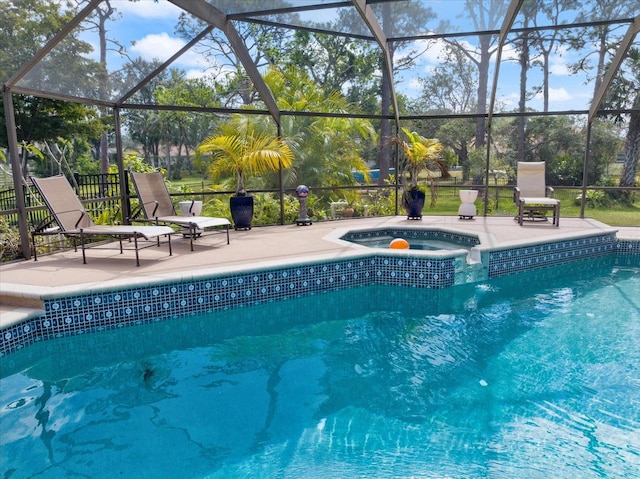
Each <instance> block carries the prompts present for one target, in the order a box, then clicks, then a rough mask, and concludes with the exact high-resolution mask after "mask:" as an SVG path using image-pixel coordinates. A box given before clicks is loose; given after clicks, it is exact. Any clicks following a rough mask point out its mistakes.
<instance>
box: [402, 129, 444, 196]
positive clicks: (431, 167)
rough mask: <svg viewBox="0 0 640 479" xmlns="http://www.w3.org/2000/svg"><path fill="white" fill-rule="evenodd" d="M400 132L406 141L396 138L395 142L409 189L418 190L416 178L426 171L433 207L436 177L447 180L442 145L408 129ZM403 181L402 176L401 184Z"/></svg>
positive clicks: (433, 139)
mask: <svg viewBox="0 0 640 479" xmlns="http://www.w3.org/2000/svg"><path fill="white" fill-rule="evenodd" d="M402 132H403V133H404V135H405V136H406V137H407V140H406V141H405V140H402V139H400V138H398V139H397V140H396V141H397V143H399V144H400V147H401V148H402V151H403V152H404V167H403V168H402V171H403V172H405V173H409V178H410V183H409V189H410V190H416V189H418V177H419V175H420V173H421V172H422V171H425V170H426V173H427V177H428V179H429V184H430V186H431V206H434V205H435V204H436V200H437V193H436V189H435V179H436V178H438V177H440V178H449V169H448V168H447V165H446V163H445V162H444V161H443V159H442V153H443V145H442V143H440V142H439V141H438V140H436V139H435V138H425V137H423V136H422V135H420V134H419V133H416V132H415V131H411V130H409V129H408V128H402ZM405 180H406V179H405V176H404V175H403V176H402V181H403V183H404V182H405Z"/></svg>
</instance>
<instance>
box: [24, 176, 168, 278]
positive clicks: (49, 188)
mask: <svg viewBox="0 0 640 479" xmlns="http://www.w3.org/2000/svg"><path fill="white" fill-rule="evenodd" d="M31 181H32V182H33V184H34V186H35V187H36V189H37V190H38V191H39V192H40V196H42V199H43V201H44V203H45V204H46V205H47V208H49V212H50V215H51V216H50V217H49V218H47V220H45V221H43V222H42V223H41V224H40V225H38V226H36V228H35V229H34V231H32V234H31V238H32V244H33V259H34V261H37V260H38V256H37V252H36V250H37V248H36V239H35V238H36V236H38V235H52V234H63V235H65V236H68V237H70V238H72V239H73V242H74V247H75V249H76V251H77V246H78V245H77V240H78V239H79V240H80V245H81V247H82V262H83V263H84V264H86V263H87V258H86V254H85V249H86V248H85V240H86V238H87V237H89V236H110V237H114V238H118V240H119V241H120V253H122V252H123V247H122V240H123V239H128V240H133V242H134V249H135V251H136V266H140V258H139V256H138V250H139V249H142V248H145V247H148V246H156V245H157V246H160V237H161V236H166V237H167V239H168V243H169V256H171V255H172V254H173V252H172V251H171V235H172V234H173V233H174V231H173V229H172V228H170V227H169V226H132V225H96V224H94V222H93V221H92V220H91V217H90V216H89V215H88V214H87V212H86V210H85V209H84V207H83V206H82V203H81V202H80V199H79V198H78V196H77V195H76V193H75V191H73V188H72V187H71V184H70V183H69V181H68V180H67V178H65V177H64V176H62V175H60V176H52V177H49V178H34V177H31ZM54 222H55V223H57V224H58V226H57V227H52V225H53V223H54ZM139 238H143V239H145V240H150V239H154V238H155V240H156V241H154V242H153V244H151V245H147V246H140V245H139V244H138V239H139Z"/></svg>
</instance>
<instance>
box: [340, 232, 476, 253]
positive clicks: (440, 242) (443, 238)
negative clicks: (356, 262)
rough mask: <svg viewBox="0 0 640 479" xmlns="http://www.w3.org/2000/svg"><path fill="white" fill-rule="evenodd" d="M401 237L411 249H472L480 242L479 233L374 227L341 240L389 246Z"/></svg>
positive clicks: (346, 235)
mask: <svg viewBox="0 0 640 479" xmlns="http://www.w3.org/2000/svg"><path fill="white" fill-rule="evenodd" d="M399 238H400V239H404V240H406V241H407V243H408V244H409V249H415V250H424V251H453V250H459V249H464V250H467V251H470V250H471V248H473V247H474V246H478V245H479V244H480V239H479V238H478V236H477V235H474V234H470V233H459V232H453V231H448V230H442V229H439V228H374V229H365V230H351V231H348V232H346V233H345V234H343V235H342V236H340V240H343V241H348V242H350V243H354V244H357V245H361V246H365V247H368V248H388V247H389V246H390V244H391V242H392V241H393V240H394V239H399Z"/></svg>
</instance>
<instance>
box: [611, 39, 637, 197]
mask: <svg viewBox="0 0 640 479" xmlns="http://www.w3.org/2000/svg"><path fill="white" fill-rule="evenodd" d="M606 106H608V107H611V108H613V109H626V108H630V109H633V110H634V111H632V112H631V113H630V114H629V127H628V129H627V135H626V138H625V145H624V165H623V167H622V174H621V175H620V186H623V187H632V186H635V178H636V172H637V168H638V161H640V160H639V158H640V49H639V48H631V49H630V50H629V52H628V53H627V58H626V59H625V61H624V62H623V64H622V65H621V69H620V71H619V72H618V75H617V76H616V77H615V78H614V80H613V82H612V85H611V88H610V90H609V94H608V96H607V99H606ZM616 120H617V121H618V122H621V121H623V116H621V115H619V116H617V117H616ZM627 200H628V201H630V198H627Z"/></svg>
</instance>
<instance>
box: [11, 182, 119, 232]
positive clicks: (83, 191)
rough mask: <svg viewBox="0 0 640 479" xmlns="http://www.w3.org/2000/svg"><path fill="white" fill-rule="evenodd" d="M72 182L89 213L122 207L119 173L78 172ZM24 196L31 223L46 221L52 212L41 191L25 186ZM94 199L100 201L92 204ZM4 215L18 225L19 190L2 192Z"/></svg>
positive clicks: (29, 185) (29, 184) (30, 185)
mask: <svg viewBox="0 0 640 479" xmlns="http://www.w3.org/2000/svg"><path fill="white" fill-rule="evenodd" d="M69 182H70V183H71V185H72V186H73V189H74V190H75V192H76V194H77V195H78V197H79V198H80V199H81V200H82V201H83V203H84V204H85V207H86V209H87V210H90V211H96V212H98V213H100V212H103V211H105V210H107V209H112V210H116V209H117V208H119V207H120V201H121V194H120V181H119V178H118V174H117V173H107V174H95V175H80V174H77V173H76V174H74V175H73V176H72V177H70V178H69ZM127 193H128V192H127ZM23 194H24V198H25V206H26V207H27V208H28V222H29V224H30V225H37V224H39V223H41V222H42V221H44V220H45V219H46V218H47V216H48V212H47V209H46V207H45V206H44V201H43V199H42V198H41V196H40V194H39V193H38V190H37V189H36V188H35V187H34V186H33V185H32V184H31V182H28V183H27V184H26V185H23ZM92 199H94V200H96V201H91V200H92ZM0 212H2V213H3V215H2V216H3V218H4V219H5V221H6V222H7V223H8V224H9V225H17V224H18V210H17V203H16V191H15V190H14V189H13V188H12V189H8V190H3V191H0Z"/></svg>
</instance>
